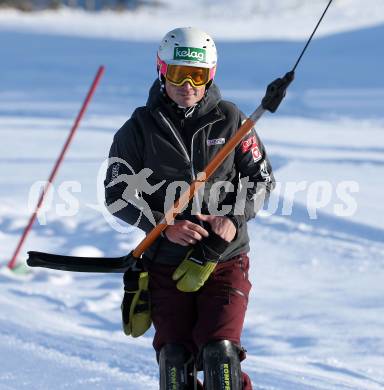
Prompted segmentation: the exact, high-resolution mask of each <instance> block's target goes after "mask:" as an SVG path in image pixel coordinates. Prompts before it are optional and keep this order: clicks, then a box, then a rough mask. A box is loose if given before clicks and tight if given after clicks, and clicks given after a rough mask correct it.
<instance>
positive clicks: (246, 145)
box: [241, 135, 262, 162]
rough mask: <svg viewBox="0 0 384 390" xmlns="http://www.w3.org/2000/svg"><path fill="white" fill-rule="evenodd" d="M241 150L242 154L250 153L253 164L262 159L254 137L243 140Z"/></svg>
mask: <svg viewBox="0 0 384 390" xmlns="http://www.w3.org/2000/svg"><path fill="white" fill-rule="evenodd" d="M241 150H242V151H243V153H247V152H249V151H251V153H252V157H253V161H254V162H256V161H259V160H260V159H261V158H262V155H261V152H260V149H259V145H258V143H257V138H256V136H255V135H253V136H252V137H250V138H248V139H246V140H244V141H243V142H242V143H241Z"/></svg>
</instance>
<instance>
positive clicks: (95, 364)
mask: <svg viewBox="0 0 384 390" xmlns="http://www.w3.org/2000/svg"><path fill="white" fill-rule="evenodd" d="M0 34H1V35H2V36H3V37H4V38H6V40H7V42H8V43H9V45H7V46H6V47H5V48H4V53H5V54H4V60H3V62H2V63H1V64H0V70H1V71H2V74H3V75H4V84H3V90H2V91H0V134H1V135H2V143H1V144H0V166H1V176H0V199H1V202H0V248H1V253H2V257H1V258H2V263H3V264H5V262H6V260H7V259H9V258H10V256H11V255H12V251H13V249H14V247H15V246H16V243H17V240H18V239H19V237H20V235H21V233H22V229H23V227H24V226H25V224H26V222H27V220H28V217H29V212H28V209H27V201H26V200H27V199H28V195H29V191H30V187H31V185H32V184H33V183H34V182H35V181H36V180H45V179H46V177H47V176H48V174H49V171H50V169H51V167H52V165H53V163H54V161H55V158H56V156H57V153H58V152H59V151H60V148H61V146H62V143H63V142H64V139H65V137H66V135H67V134H68V130H69V128H70V126H71V124H72V121H73V117H74V115H75V113H76V112H77V110H78V108H79V105H80V103H79V102H80V101H81V99H82V98H83V96H84V95H85V93H86V90H87V87H88V84H89V82H90V79H91V77H92V74H91V73H92V72H93V70H95V69H96V67H97V66H98V65H99V64H100V63H105V64H106V65H107V73H106V76H105V79H104V80H103V81H102V83H101V85H100V88H99V90H98V91H97V93H96V95H95V98H94V101H93V102H92V103H91V106H90V109H89V111H88V113H87V115H86V117H85V119H84V122H83V123H82V126H81V128H80V130H79V132H78V134H77V135H76V137H75V140H74V143H73V145H72V146H71V148H70V151H69V153H68V155H67V157H66V160H65V164H64V166H63V167H62V168H61V170H60V173H59V176H58V178H57V180H56V182H55V189H54V191H53V196H52V201H51V202H50V207H49V209H48V210H45V211H44V213H42V214H41V215H40V222H41V223H42V224H38V223H36V224H35V226H34V229H33V231H32V233H31V235H30V237H29V239H28V242H27V243H26V245H25V248H24V249H23V254H22V256H21V258H24V257H25V256H26V251H27V250H30V249H33V250H41V251H52V252H56V253H72V254H77V255H87V254H88V255H106V256H118V255H121V254H122V253H127V252H128V251H129V250H130V249H131V248H133V247H134V245H135V244H136V243H137V242H138V241H139V240H140V239H141V238H142V237H143V235H142V233H140V232H138V231H136V230H134V229H130V230H129V233H128V234H120V233H118V232H115V231H114V230H113V229H112V228H111V226H109V225H108V223H107V222H106V221H105V220H104V218H103V216H102V214H100V212H99V211H97V210H95V208H94V207H93V206H94V205H95V204H96V203H97V201H98V199H97V196H96V195H95V191H96V179H95V178H96V177H97V174H98V171H99V168H100V164H101V163H102V161H103V159H104V158H105V157H106V155H107V153H108V147H109V145H110V143H111V141H112V137H113V134H114V132H115V130H116V129H117V128H119V127H120V126H121V124H122V123H124V121H125V120H126V119H127V117H129V115H130V113H131V112H132V110H133V108H134V107H136V106H137V105H140V104H143V103H144V102H145V100H146V90H147V89H148V87H149V85H150V84H151V82H152V80H153V77H154V75H153V53H154V50H155V48H156V45H155V44H154V43H150V42H145V43H142V44H141V43H140V42H139V43H132V42H131V43H129V42H125V43H124V42H113V41H107V40H103V39H74V38H68V37H60V36H56V37H52V36H49V35H44V34H40V35H38V34H35V35H29V34H25V33H20V32H11V31H1V32H0ZM382 37H384V29H383V27H382V26H378V27H375V28H368V29H363V30H358V31H355V32H353V33H343V34H336V35H335V36H332V35H330V36H328V37H327V38H324V39H323V40H318V41H316V42H315V44H314V45H313V47H312V48H311V53H310V55H308V57H306V59H305V61H306V64H305V66H304V63H303V67H302V69H300V73H299V74H298V77H297V80H296V81H295V83H294V84H293V85H292V90H290V91H289V93H288V96H287V99H286V102H284V104H283V105H282V107H281V108H282V109H281V115H278V116H275V117H273V118H270V117H268V116H266V117H265V118H263V119H262V120H261V121H260V124H258V132H259V134H260V136H261V138H262V139H263V141H264V143H265V145H266V147H267V150H268V151H269V154H270V157H271V160H272V163H273V165H274V167H275V173H276V178H277V180H278V181H279V182H280V183H281V184H282V186H283V187H284V185H285V183H286V182H287V181H289V180H291V181H301V180H305V181H306V182H307V183H309V184H310V183H313V182H314V181H316V180H329V181H330V182H331V183H332V185H333V186H335V185H336V184H337V183H338V182H339V181H341V180H355V181H356V182H358V183H359V186H360V189H359V192H358V193H356V194H354V195H355V199H356V202H357V206H358V207H357V210H356V212H355V213H354V214H353V215H352V216H350V217H344V218H340V217H337V216H336V215H335V213H334V208H335V204H337V203H338V202H340V199H338V198H337V197H336V196H335V194H333V196H332V199H331V200H330V203H329V204H328V205H327V206H325V207H323V208H321V209H319V210H317V216H318V218H317V219H311V218H309V215H310V214H309V213H310V212H311V210H310V209H308V207H307V196H308V191H307V190H306V191H303V192H301V193H298V194H297V196H296V197H295V199H294V202H293V203H292V211H293V212H292V215H289V216H286V215H284V213H283V210H284V204H285V202H286V201H287V199H286V196H285V194H284V192H283V191H281V192H278V191H275V194H273V196H272V197H271V200H270V203H271V204H272V203H273V202H275V205H276V211H275V212H274V213H272V215H268V210H265V211H263V212H262V213H261V214H260V216H259V218H257V220H256V221H254V222H251V223H250V224H249V226H250V237H251V254H250V258H251V271H250V278H251V281H252V283H253V289H252V292H251V296H250V300H249V308H248V313H247V317H246V322H245V327H244V334H243V340H242V341H243V344H244V346H245V347H246V348H247V350H248V359H247V360H245V361H244V363H243V367H244V369H245V370H246V371H247V372H248V373H249V374H250V376H251V378H252V380H253V382H254V388H255V389H258V390H261V389H263V390H331V389H332V390H376V389H383V388H384V371H383V367H384V359H383V356H384V332H383V329H384V316H383V309H384V307H383V303H382V297H383V295H384V285H383V283H382V281H383V280H384V226H383V222H382V217H381V216H382V213H383V207H382V187H381V186H382V185H381V183H379V181H380V178H381V177H382V176H383V166H384V158H383V151H384V147H383V145H384V132H383V125H384V122H383V117H382V109H381V107H382V102H383V96H384V95H383V93H382V91H383V90H384V85H383V83H382V79H381V78H380V77H378V75H377V73H375V72H374V71H373V68H371V64H375V66H376V67H377V69H379V68H382V67H383V65H384V64H383V55H382V54H379V53H378V52H377V51H374V50H372V47H371V46H369V44H368V43H369V42H370V41H371V40H372V39H373V38H374V40H375V41H376V42H378V40H379V39H380V38H382ZM357 41H359V42H360V43H361V42H362V46H363V48H362V49H361V50H363V53H362V56H363V54H364V56H365V58H363V59H362V58H361V57H359V58H356V51H355V48H354V44H355V43H356V42H357ZM255 45H257V46H258V49H259V50H262V51H263V53H266V56H265V58H260V56H259V50H255ZM300 45H301V43H300V44H296V43H292V44H289V43H286V42H285V43H284V42H256V43H255V42H242V43H239V45H234V44H233V43H226V42H222V43H221V50H222V51H221V53H222V57H221V60H222V66H221V68H220V72H219V75H218V83H219V85H220V86H222V91H223V95H224V96H225V97H226V98H229V99H232V100H234V101H235V102H236V103H238V104H239V106H240V107H241V108H242V109H243V110H244V111H245V112H251V111H252V110H253V109H254V102H257V101H259V99H260V97H261V95H262V93H263V90H264V86H265V84H266V81H267V80H269V79H271V78H273V77H275V76H276V74H278V75H280V74H282V73H283V72H284V70H286V67H287V66H288V65H287V64H288V63H290V61H291V60H289V61H288V60H287V59H286V58H288V57H289V58H290V59H291V58H293V57H294V54H295V53H296V52H297V50H296V49H298V47H300ZM329 46H330V48H329ZM233 50H235V53H236V58H237V57H238V56H239V55H241V53H242V52H243V51H246V52H247V53H251V54H249V55H250V56H251V57H252V58H250V59H249V61H247V63H246V64H245V65H244V72H243V76H244V77H243V78H242V80H241V81H239V80H234V79H233V77H232V73H231V71H230V70H231V69H232V66H233V64H234V61H235V60H234V59H232V57H231V55H230V53H234V51H233ZM128 51H129V54H130V56H131V57H130V59H129V60H128V59H127V58H126V57H124V56H125V55H126V54H124V53H127V52H128ZM279 53H280V54H281V53H283V54H284V59H282V58H281V56H280V55H279ZM335 53H336V54H335ZM122 56H123V58H126V60H125V61H122V60H121V59H122ZM326 58H328V59H331V60H332V61H331V62H332V64H333V65H334V66H333V72H332V74H329V71H328V70H327V66H326V65H325V61H326V60H325V59H326ZM351 59H353V61H351ZM21 60H23V61H25V63H24V67H23V70H24V71H23V72H20V63H21V62H20V61H21ZM271 60H274V61H271ZM105 61H106V62H105ZM284 61H287V64H285V63H284ZM135 62H136V63H139V64H140V67H137V66H135ZM276 63H278V64H279V65H276ZM255 64H257V65H258V67H259V70H260V71H259V72H258V73H257V74H255V72H254V68H255ZM141 65H143V66H141ZM357 69H359V73H358V74H359V77H355V75H356V74H357V73H356V70H357ZM311 72H313V73H311ZM343 72H344V73H343ZM315 74H320V75H319V76H318V78H315V77H314V75H315ZM352 76H353V77H352ZM345 97H349V98H348V99H347V100H346V101H344V98H345ZM341 100H342V101H341ZM367 102H368V103H369V104H368V103H367ZM371 103H372V104H371ZM365 105H367V106H368V105H369V109H367V110H365V109H363V110H357V109H356V107H363V108H364V107H366V106H365ZM339 110H341V111H339ZM284 114H285V115H284ZM287 114H289V115H290V116H287ZM68 180H71V181H77V182H79V183H80V184H81V191H80V192H79V193H74V195H76V198H77V200H78V212H77V213H76V214H75V215H72V216H71V215H69V216H66V217H59V216H58V215H57V210H58V209H60V205H62V203H63V200H62V199H61V198H60V196H59V193H58V192H57V189H58V187H59V186H60V184H62V183H63V182H65V181H68ZM332 188H333V189H334V187H332ZM32 203H33V202H32ZM92 205H93V206H92ZM121 297H122V280H121V275H97V274H75V273H66V272H57V271H48V270H37V269H36V270H34V272H32V273H30V274H28V275H15V274H14V273H11V272H9V271H8V270H7V269H6V268H1V269H0V307H1V310H0V389H1V390H3V389H24V388H28V389H39V390H40V389H52V388H58V389H68V388H70V389H91V388H92V389H93V388H98V389H134V390H136V389H137V390H140V389H157V388H158V384H157V375H158V374H157V364H156V360H155V356H154V352H153V350H152V347H151V340H152V336H153V329H151V330H150V331H149V332H148V333H147V334H146V335H145V337H140V338H138V339H132V338H128V337H125V336H124V335H123V334H122V331H121V325H120V312H119V310H120V309H119V306H120V301H121Z"/></svg>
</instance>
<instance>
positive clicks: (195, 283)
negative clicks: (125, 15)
mask: <svg viewBox="0 0 384 390" xmlns="http://www.w3.org/2000/svg"><path fill="white" fill-rule="evenodd" d="M228 245H229V242H228V241H225V240H224V239H222V238H221V237H220V236H218V235H217V234H216V233H214V232H213V231H210V233H209V236H208V237H206V238H203V239H202V240H201V241H200V242H198V243H197V244H196V245H195V246H194V247H193V248H192V249H191V250H190V251H189V252H188V253H187V255H186V257H185V259H184V260H183V261H182V262H181V264H180V265H179V266H178V267H177V268H176V270H175V272H174V273H173V275H172V279H173V280H175V281H177V284H176V287H177V288H178V289H179V290H180V291H183V292H194V291H197V290H198V289H199V288H200V287H202V286H203V285H204V283H205V282H206V281H207V279H208V278H209V276H210V275H211V273H212V272H213V270H214V269H215V268H216V265H217V263H218V261H219V259H220V257H221V255H222V254H223V253H224V251H225V250H226V249H227V247H228Z"/></svg>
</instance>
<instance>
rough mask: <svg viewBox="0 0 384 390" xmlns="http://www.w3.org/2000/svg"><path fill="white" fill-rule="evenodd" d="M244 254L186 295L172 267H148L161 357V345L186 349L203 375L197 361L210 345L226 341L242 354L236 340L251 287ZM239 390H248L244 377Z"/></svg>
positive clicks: (156, 345) (157, 350)
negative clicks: (180, 346)
mask: <svg viewBox="0 0 384 390" xmlns="http://www.w3.org/2000/svg"><path fill="white" fill-rule="evenodd" d="M248 268H249V258H248V256H247V255H246V254H242V255H239V256H236V257H234V258H233V259H231V260H229V261H226V262H224V263H219V264H218V265H217V267H216V268H215V270H214V272H213V273H212V275H211V276H210V277H209V279H208V280H207V281H206V282H205V284H204V286H203V287H202V288H201V289H200V290H199V291H197V292H193V293H185V292H182V291H179V290H178V289H177V288H176V283H175V282H174V281H173V280H172V274H173V272H174V270H175V269H176V267H174V266H167V265H163V264H156V263H154V264H152V265H151V266H150V267H149V270H148V271H149V290H150V294H151V312H152V321H153V325H154V327H155V331H156V332H155V337H154V340H153V347H154V348H155V350H156V352H157V353H159V351H160V349H161V348H162V347H163V345H165V344H168V343H178V344H182V345H184V346H185V347H186V348H187V349H188V350H189V351H190V352H191V353H192V354H193V355H194V356H195V361H196V362H197V366H198V369H201V363H199V360H200V359H199V355H200V352H201V350H202V347H204V345H205V344H207V343H209V342H211V341H218V340H230V341H232V342H233V343H234V344H236V345H237V346H239V355H240V358H241V360H243V359H244V358H245V353H244V350H243V349H241V348H240V345H241V344H240V336H241V332H242V329H243V323H244V316H245V312H246V309H247V304H248V294H249V291H250V289H251V283H250V282H249V280H248ZM243 389H244V390H251V389H252V385H251V381H250V379H249V377H248V375H247V374H245V373H243Z"/></svg>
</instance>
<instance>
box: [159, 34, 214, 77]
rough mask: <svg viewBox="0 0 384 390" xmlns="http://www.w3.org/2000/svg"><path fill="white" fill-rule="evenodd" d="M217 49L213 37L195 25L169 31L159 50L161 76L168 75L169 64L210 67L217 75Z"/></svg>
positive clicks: (211, 74)
mask: <svg viewBox="0 0 384 390" xmlns="http://www.w3.org/2000/svg"><path fill="white" fill-rule="evenodd" d="M216 64H217V51H216V45H215V42H214V41H213V39H212V38H211V37H210V36H209V35H208V34H207V33H205V32H204V31H201V30H199V29H197V28H194V27H179V28H176V29H174V30H172V31H170V32H168V33H167V34H166V35H165V37H164V38H163V39H162V41H161V43H160V46H159V49H158V51H157V69H158V72H159V78H161V76H164V77H165V76H166V73H167V65H186V66H195V67H200V68H208V69H210V80H212V79H213V77H214V76H215V71H216Z"/></svg>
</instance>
